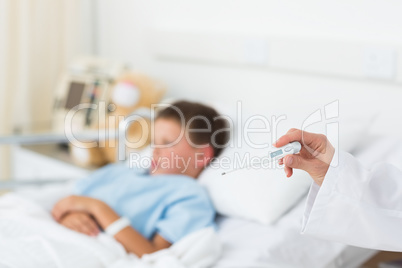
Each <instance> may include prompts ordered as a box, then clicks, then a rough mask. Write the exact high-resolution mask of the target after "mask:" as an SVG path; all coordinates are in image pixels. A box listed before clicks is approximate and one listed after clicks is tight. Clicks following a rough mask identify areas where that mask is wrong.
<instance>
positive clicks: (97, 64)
mask: <svg viewBox="0 0 402 268" xmlns="http://www.w3.org/2000/svg"><path fill="white" fill-rule="evenodd" d="M125 68H126V67H125V66H124V65H123V64H121V63H118V62H114V61H110V60H106V59H102V58H88V57H85V58H80V59H77V60H75V61H74V62H73V63H72V64H71V65H70V67H69V69H68V71H67V72H66V73H65V74H64V75H63V77H62V79H61V80H60V83H59V87H58V89H57V91H56V96H55V104H54V113H53V129H54V130H55V131H64V127H65V126H64V124H65V118H66V116H67V114H69V113H71V112H73V114H72V116H73V117H74V120H72V124H73V126H72V127H73V128H74V129H77V130H82V129H85V128H89V127H90V125H91V123H92V122H94V121H95V120H96V118H97V116H98V113H97V110H98V109H99V105H100V103H101V102H105V106H104V107H107V105H108V104H109V98H110V88H111V86H112V84H113V83H114V80H115V79H116V77H117V76H119V75H120V74H121V73H122V72H123V71H124V70H125ZM102 107H103V106H102Z"/></svg>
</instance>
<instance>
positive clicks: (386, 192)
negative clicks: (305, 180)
mask: <svg viewBox="0 0 402 268" xmlns="http://www.w3.org/2000/svg"><path fill="white" fill-rule="evenodd" d="M400 161H402V159H401V160H400ZM302 225H303V226H302V233H303V234H308V235H312V236H315V237H318V238H322V239H328V240H333V241H337V242H341V243H345V244H349V245H354V246H358V247H365V248H372V249H378V250H387V251H402V171H401V170H399V169H397V168H396V167H394V166H392V165H390V164H386V163H379V164H376V165H374V166H373V167H372V168H371V169H370V170H368V169H366V168H364V167H363V165H362V164H361V163H360V162H359V161H358V160H357V159H356V158H354V157H353V156H352V155H350V154H348V153H345V152H339V164H338V166H337V167H332V166H331V167H330V168H329V169H328V172H327V175H326V177H325V179H324V182H323V184H322V186H321V187H320V186H318V185H317V184H315V183H313V184H312V186H311V188H310V192H309V195H308V198H307V203H306V208H305V212H304V215H303V224H302Z"/></svg>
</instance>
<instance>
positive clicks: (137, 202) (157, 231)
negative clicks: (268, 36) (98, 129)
mask: <svg viewBox="0 0 402 268" xmlns="http://www.w3.org/2000/svg"><path fill="white" fill-rule="evenodd" d="M218 117H219V115H218V113H217V112H216V111H215V110H214V109H212V108H210V107H207V106H205V105H202V104H198V103H191V102H185V101H181V102H176V103H174V104H173V105H172V106H171V107H168V108H165V109H164V110H162V111H160V112H159V113H158V115H157V117H156V120H155V129H154V130H155V131H154V140H153V144H154V145H155V149H154V152H153V156H152V167H151V170H150V173H149V174H142V175H141V174H139V173H138V172H137V173H136V172H134V171H133V170H132V169H129V168H128V167H126V166H124V165H119V164H113V165H109V166H106V167H104V168H102V169H100V170H98V171H97V172H95V173H94V174H93V175H91V176H90V177H89V178H87V179H84V180H82V181H79V182H78V183H77V185H76V194H77V195H76V196H70V197H67V198H65V199H62V200H61V201H59V202H58V203H57V204H56V205H55V207H54V208H53V211H52V213H53V216H54V218H55V219H56V220H57V221H58V222H60V223H61V224H63V225H64V226H66V227H68V228H70V229H73V230H75V231H78V232H82V233H84V234H88V235H97V234H98V233H99V228H98V226H100V228H102V229H104V230H105V229H106V230H107V231H109V232H111V233H112V235H113V234H114V233H115V234H114V238H115V239H116V240H117V241H119V242H120V243H121V244H122V245H123V246H124V248H125V249H126V250H127V251H128V252H131V253H134V254H136V255H137V256H140V257H141V256H142V255H143V254H147V253H152V252H155V251H157V250H160V249H164V248H167V247H169V246H170V245H171V244H173V243H174V242H176V241H178V240H179V239H180V238H182V237H184V236H186V235H187V234H189V233H191V232H193V231H196V230H199V229H201V228H204V227H208V226H212V225H214V216H215V211H214V208H213V206H212V204H211V201H210V199H209V197H208V195H207V193H206V191H205V190H204V189H203V188H202V186H200V185H199V184H198V183H197V182H196V181H195V180H194V179H196V178H197V177H198V176H199V175H200V173H201V172H202V170H203V169H204V168H205V167H206V166H207V165H208V164H209V162H210V161H211V159H212V158H213V157H216V156H218V155H219V154H220V152H221V150H222V147H223V145H226V143H227V139H228V133H227V128H226V124H225V122H224V120H223V119H219V118H218ZM183 123H184V125H182V124H183ZM125 218H126V219H127V220H128V221H127V220H124V219H125ZM125 221H126V224H125V223H124V222H125ZM119 225H120V226H119ZM124 226H126V227H124ZM108 227H109V228H108ZM113 229H114V230H113Z"/></svg>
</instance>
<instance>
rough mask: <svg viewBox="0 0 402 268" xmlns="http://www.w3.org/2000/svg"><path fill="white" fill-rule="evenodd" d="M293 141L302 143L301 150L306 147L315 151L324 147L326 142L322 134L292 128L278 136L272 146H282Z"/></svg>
mask: <svg viewBox="0 0 402 268" xmlns="http://www.w3.org/2000/svg"><path fill="white" fill-rule="evenodd" d="M293 141H298V142H300V143H301V144H302V150H303V149H305V148H304V147H308V148H309V151H311V150H313V151H315V150H317V149H318V148H320V147H325V144H326V143H327V137H326V136H325V135H323V134H316V133H310V132H307V131H302V130H300V129H296V128H292V129H290V130H289V131H288V132H287V133H286V134H285V135H283V136H282V137H280V138H279V139H278V140H277V141H276V142H275V143H274V146H275V147H282V146H284V145H286V144H288V143H290V142H293ZM303 151H305V150H303Z"/></svg>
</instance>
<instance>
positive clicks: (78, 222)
mask: <svg viewBox="0 0 402 268" xmlns="http://www.w3.org/2000/svg"><path fill="white" fill-rule="evenodd" d="M59 222H60V224H62V225H64V226H65V227H67V228H69V229H71V230H74V231H77V232H80V233H83V234H86V235H90V236H96V235H98V234H99V228H98V226H97V224H96V222H95V220H94V219H93V218H92V217H91V215H89V214H88V213H86V212H70V213H68V214H66V215H65V216H63V217H62V218H61V220H60V221H59Z"/></svg>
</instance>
